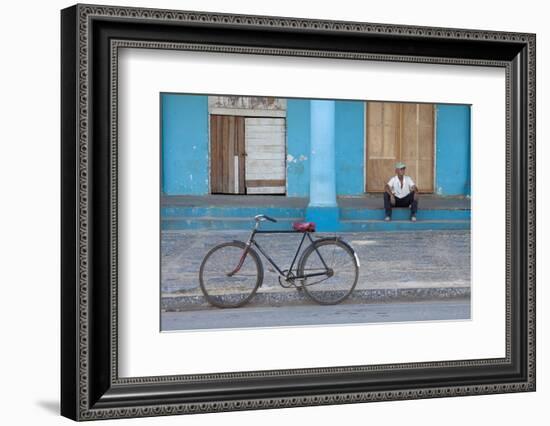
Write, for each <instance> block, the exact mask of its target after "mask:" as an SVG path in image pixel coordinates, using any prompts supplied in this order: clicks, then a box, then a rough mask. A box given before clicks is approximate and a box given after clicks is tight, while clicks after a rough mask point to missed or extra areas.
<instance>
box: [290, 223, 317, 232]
mask: <svg viewBox="0 0 550 426" xmlns="http://www.w3.org/2000/svg"><path fill="white" fill-rule="evenodd" d="M292 228H294V230H295V231H298V232H315V222H294V223H293V224H292Z"/></svg>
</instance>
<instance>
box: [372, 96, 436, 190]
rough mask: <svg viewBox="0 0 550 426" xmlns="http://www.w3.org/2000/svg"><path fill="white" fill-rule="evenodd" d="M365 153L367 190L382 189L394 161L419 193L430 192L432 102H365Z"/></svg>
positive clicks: (432, 130) (431, 173) (432, 160)
mask: <svg viewBox="0 0 550 426" xmlns="http://www.w3.org/2000/svg"><path fill="white" fill-rule="evenodd" d="M365 155H366V161H365V164H366V168H367V170H366V172H367V173H366V179H367V181H366V191H367V192H382V191H384V185H385V184H386V182H387V181H388V180H389V178H390V177H391V176H393V175H394V174H395V168H394V165H395V163H396V162H398V161H402V162H404V163H405V164H406V165H407V175H409V176H411V177H412V178H413V180H414V181H415V183H416V184H417V186H418V188H419V190H420V191H421V192H433V190H434V184H433V180H434V107H433V104H406V103H393V102H368V104H367V143H366V153H365Z"/></svg>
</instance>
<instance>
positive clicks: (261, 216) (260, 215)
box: [254, 214, 277, 222]
mask: <svg viewBox="0 0 550 426" xmlns="http://www.w3.org/2000/svg"><path fill="white" fill-rule="evenodd" d="M254 220H255V221H256V222H260V221H262V220H269V221H270V222H277V220H276V219H273V218H272V217H269V216H267V215H265V214H259V215H257V216H254Z"/></svg>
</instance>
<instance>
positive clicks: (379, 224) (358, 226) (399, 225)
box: [340, 219, 470, 232]
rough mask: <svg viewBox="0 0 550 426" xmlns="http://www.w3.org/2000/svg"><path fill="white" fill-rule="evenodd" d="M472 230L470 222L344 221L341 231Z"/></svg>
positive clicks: (419, 220)
mask: <svg viewBox="0 0 550 426" xmlns="http://www.w3.org/2000/svg"><path fill="white" fill-rule="evenodd" d="M451 229H470V221H469V220H421V219H418V220H417V221H416V222H411V221H410V220H408V219H407V220H391V221H390V222H386V221H384V220H342V221H340V231H342V232H364V231H422V230H451Z"/></svg>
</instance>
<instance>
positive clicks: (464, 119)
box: [435, 105, 471, 195]
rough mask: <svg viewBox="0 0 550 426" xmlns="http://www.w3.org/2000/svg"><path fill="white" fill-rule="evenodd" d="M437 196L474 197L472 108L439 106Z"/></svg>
mask: <svg viewBox="0 0 550 426" xmlns="http://www.w3.org/2000/svg"><path fill="white" fill-rule="evenodd" d="M435 163H436V171H435V192H436V193H437V194H439V195H470V182H471V181H470V106H468V105H437V106H436V159H435Z"/></svg>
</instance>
